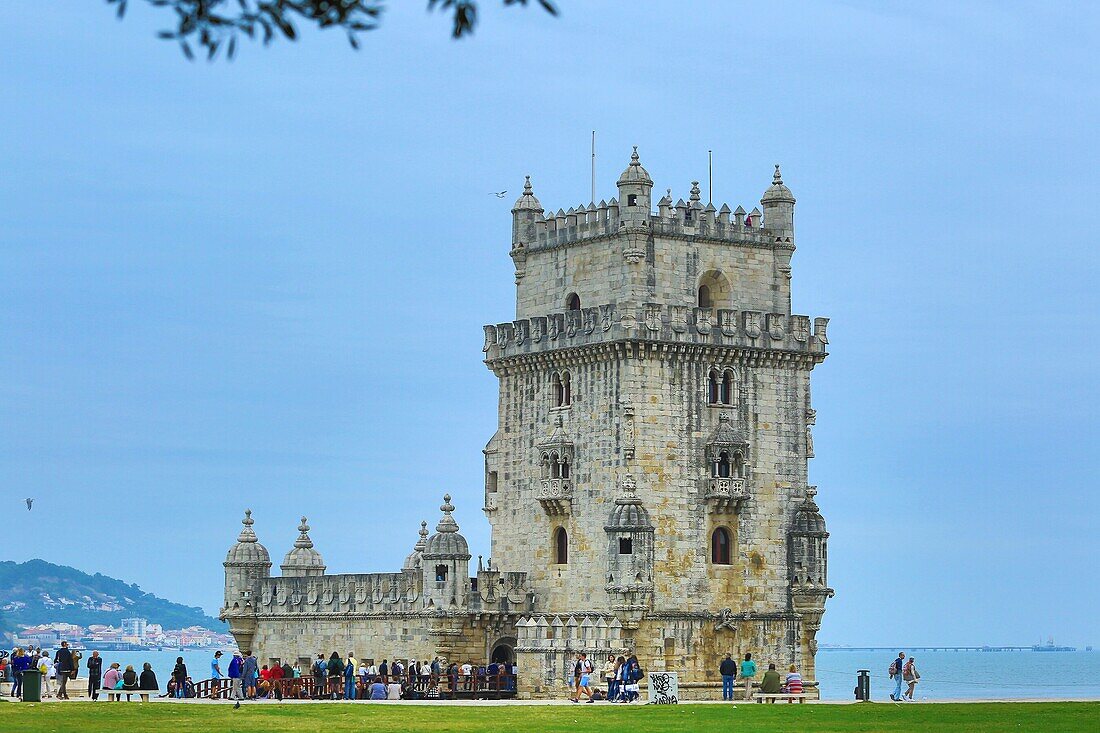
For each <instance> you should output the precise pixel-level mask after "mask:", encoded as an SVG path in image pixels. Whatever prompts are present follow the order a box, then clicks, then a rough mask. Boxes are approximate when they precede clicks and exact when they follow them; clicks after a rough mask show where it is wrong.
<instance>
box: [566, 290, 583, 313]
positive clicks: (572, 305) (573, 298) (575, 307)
mask: <svg viewBox="0 0 1100 733" xmlns="http://www.w3.org/2000/svg"><path fill="white" fill-rule="evenodd" d="M565 309H566V310H567V311H579V310H580V309H581V296H579V295H577V294H576V293H570V294H569V297H568V298H566V299H565Z"/></svg>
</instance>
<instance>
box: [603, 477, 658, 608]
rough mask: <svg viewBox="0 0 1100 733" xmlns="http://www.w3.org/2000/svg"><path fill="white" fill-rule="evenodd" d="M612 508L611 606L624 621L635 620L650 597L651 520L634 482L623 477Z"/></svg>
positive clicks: (608, 587) (609, 550)
mask: <svg viewBox="0 0 1100 733" xmlns="http://www.w3.org/2000/svg"><path fill="white" fill-rule="evenodd" d="M619 486H620V488H619V492H620V493H619V496H618V497H617V498H616V499H615V507H614V508H613V509H612V510H611V515H610V516H609V517H608V518H607V524H606V525H604V530H605V531H606V532H607V583H606V585H605V586H604V588H605V589H606V590H607V594H608V598H609V599H610V601H611V607H612V608H613V609H615V610H616V611H618V612H619V613H621V614H623V616H622V618H623V619H624V623H625V624H627V625H632V624H634V623H636V622H637V620H638V618H639V614H641V613H642V612H643V611H644V610H645V609H647V608H648V607H649V605H650V603H651V601H652V598H653V555H654V547H653V533H654V532H653V523H652V522H651V521H650V519H649V512H647V511H646V509H645V507H643V506H642V500H641V499H639V498H638V494H637V489H638V487H637V484H635V483H634V477H633V476H631V475H630V474H627V475H626V476H623V478H622V482H621V483H620V485H619Z"/></svg>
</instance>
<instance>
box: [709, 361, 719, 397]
mask: <svg viewBox="0 0 1100 733" xmlns="http://www.w3.org/2000/svg"><path fill="white" fill-rule="evenodd" d="M718 398H719V394H718V372H716V371H715V370H713V369H711V370H710V374H709V375H708V376H707V402H708V403H709V404H712V405H717V404H718Z"/></svg>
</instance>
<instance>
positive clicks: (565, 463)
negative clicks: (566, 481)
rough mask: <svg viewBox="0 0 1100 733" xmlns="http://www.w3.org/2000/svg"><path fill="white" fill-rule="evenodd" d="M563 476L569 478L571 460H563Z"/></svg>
mask: <svg viewBox="0 0 1100 733" xmlns="http://www.w3.org/2000/svg"><path fill="white" fill-rule="evenodd" d="M561 477H562V478H569V461H568V460H563V461H562V462H561Z"/></svg>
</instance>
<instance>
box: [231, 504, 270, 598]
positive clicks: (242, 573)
mask: <svg viewBox="0 0 1100 733" xmlns="http://www.w3.org/2000/svg"><path fill="white" fill-rule="evenodd" d="M254 523H255V522H254V521H253V519H252V510H251V509H245V511H244V519H243V520H241V524H243V525H244V527H243V528H242V529H241V533H240V534H239V535H238V536H237V543H236V544H235V545H233V546H232V547H230V548H229V552H227V553H226V555H225V562H224V563H222V565H223V566H224V567H225V605H224V607H223V609H222V615H223V616H232V615H234V614H238V613H242V612H244V613H248V612H249V606H250V604H251V598H252V583H253V581H254V580H256V579H258V578H267V577H270V576H271V557H270V556H269V555H268V554H267V548H266V547H264V546H263V545H261V544H260V542H259V540H258V539H257V538H256V533H255V532H254V531H253V530H252V525H253V524H254Z"/></svg>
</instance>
